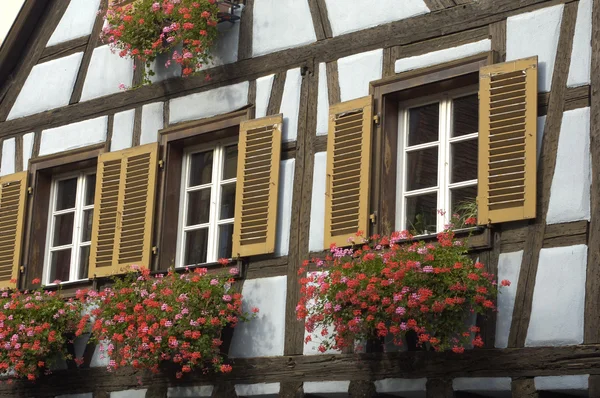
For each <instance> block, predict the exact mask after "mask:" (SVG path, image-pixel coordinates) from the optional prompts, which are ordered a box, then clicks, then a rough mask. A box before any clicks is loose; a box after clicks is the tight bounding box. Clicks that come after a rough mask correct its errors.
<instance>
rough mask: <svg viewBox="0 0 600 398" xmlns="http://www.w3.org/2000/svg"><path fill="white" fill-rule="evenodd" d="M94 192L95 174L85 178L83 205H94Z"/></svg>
mask: <svg viewBox="0 0 600 398" xmlns="http://www.w3.org/2000/svg"><path fill="white" fill-rule="evenodd" d="M95 192H96V174H90V175H87V176H86V177H85V205H86V206H89V205H93V204H94V194H95Z"/></svg>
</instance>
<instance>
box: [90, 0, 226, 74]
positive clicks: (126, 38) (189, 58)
mask: <svg viewBox="0 0 600 398" xmlns="http://www.w3.org/2000/svg"><path fill="white" fill-rule="evenodd" d="M219 12H220V7H219V3H218V2H217V1H216V0H136V1H133V2H128V3H127V4H123V3H122V2H121V3H115V4H113V5H111V6H110V7H109V9H108V11H107V13H106V23H105V26H104V28H103V29H102V33H101V38H102V40H103V41H104V42H106V43H109V44H110V46H111V47H112V48H113V49H114V50H115V51H117V52H118V53H119V55H120V56H121V57H131V58H137V59H139V60H140V61H141V62H142V63H143V64H144V65H145V68H144V70H143V71H142V72H141V74H142V80H143V83H144V84H145V83H150V82H151V81H150V76H153V75H154V71H153V70H152V63H153V62H154V61H155V60H156V58H157V57H158V56H159V55H161V54H168V56H169V58H168V59H167V60H166V61H165V67H167V68H168V67H170V66H171V65H173V66H174V65H175V64H177V65H180V66H181V68H182V75H183V76H184V77H185V76H190V75H192V74H194V73H195V72H196V71H198V70H199V69H200V68H201V67H202V65H205V64H206V63H207V62H208V61H209V60H210V59H211V56H210V49H211V47H212V45H213V43H214V42H215V40H216V38H217V33H218V32H217V23H218V21H219ZM221 13H224V11H223V10H221Z"/></svg>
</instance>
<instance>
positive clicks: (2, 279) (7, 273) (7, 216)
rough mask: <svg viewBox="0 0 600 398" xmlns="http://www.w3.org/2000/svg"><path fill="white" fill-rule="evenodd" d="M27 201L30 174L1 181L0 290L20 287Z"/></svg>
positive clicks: (23, 173) (3, 178) (17, 174)
mask: <svg viewBox="0 0 600 398" xmlns="http://www.w3.org/2000/svg"><path fill="white" fill-rule="evenodd" d="M26 199H27V172H26V171H22V172H19V173H15V174H11V175H7V176H4V177H0V288H5V287H10V288H16V287H17V284H16V283H13V282H11V280H13V281H16V280H17V277H18V275H19V267H20V266H21V251H22V246H23V226H24V223H25V202H26Z"/></svg>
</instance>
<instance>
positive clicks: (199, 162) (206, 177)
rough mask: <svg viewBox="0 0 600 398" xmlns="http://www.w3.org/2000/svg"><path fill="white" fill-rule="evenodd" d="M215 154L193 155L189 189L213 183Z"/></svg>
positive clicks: (210, 152)
mask: <svg viewBox="0 0 600 398" xmlns="http://www.w3.org/2000/svg"><path fill="white" fill-rule="evenodd" d="M212 164H213V153H212V151H209V152H200V153H194V154H193V155H192V159H191V164H190V180H189V183H188V184H189V185H188V186H189V187H195V186H196V185H203V184H209V183H210V182H211V181H212Z"/></svg>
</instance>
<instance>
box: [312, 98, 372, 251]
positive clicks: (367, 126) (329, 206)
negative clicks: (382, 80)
mask: <svg viewBox="0 0 600 398" xmlns="http://www.w3.org/2000/svg"><path fill="white" fill-rule="evenodd" d="M372 127H373V99H372V97H371V96H368V97H363V98H359V99H355V100H352V101H347V102H342V103H339V104H335V105H333V106H331V107H330V108H329V136H328V139H327V182H326V184H327V186H326V191H325V235H324V246H325V249H329V247H330V245H331V244H332V243H335V244H336V246H348V244H349V243H348V239H349V238H351V237H354V236H355V235H356V232H357V231H363V232H364V234H365V235H368V233H369V231H368V227H369V225H368V219H369V184H370V173H371V134H372ZM316 172H318V171H316Z"/></svg>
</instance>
